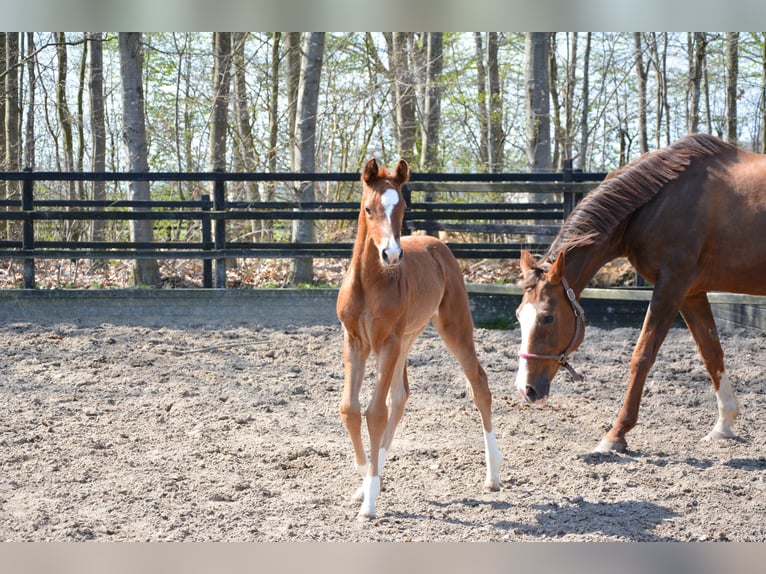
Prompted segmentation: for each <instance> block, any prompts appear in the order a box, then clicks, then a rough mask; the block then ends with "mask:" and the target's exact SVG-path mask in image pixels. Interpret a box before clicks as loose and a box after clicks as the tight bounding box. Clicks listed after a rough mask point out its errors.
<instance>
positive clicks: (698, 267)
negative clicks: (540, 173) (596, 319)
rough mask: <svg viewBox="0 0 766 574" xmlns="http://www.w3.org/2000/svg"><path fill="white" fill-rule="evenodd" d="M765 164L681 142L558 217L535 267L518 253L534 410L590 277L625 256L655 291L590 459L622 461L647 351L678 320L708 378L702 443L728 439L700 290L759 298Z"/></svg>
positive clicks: (725, 148)
mask: <svg viewBox="0 0 766 574" xmlns="http://www.w3.org/2000/svg"><path fill="white" fill-rule="evenodd" d="M764 230H766V156H763V155H757V154H753V153H749V152H745V151H742V150H739V149H737V148H736V147H734V146H732V145H730V144H728V143H724V142H723V141H721V140H719V139H717V138H715V137H713V136H710V135H706V134H693V135H688V136H684V137H682V138H681V139H679V140H678V141H676V142H675V143H673V144H671V145H669V146H667V147H665V148H662V149H659V150H657V151H654V152H651V153H647V154H644V155H643V156H641V157H639V158H637V159H636V160H634V161H633V162H631V163H629V164H628V165H626V166H625V167H623V168H621V169H619V170H617V171H615V172H613V173H611V174H609V176H607V178H606V179H605V180H604V181H603V182H602V183H601V185H599V186H598V187H597V188H596V189H595V190H593V191H592V192H590V193H589V194H588V195H587V196H586V197H585V199H583V201H581V202H580V204H579V205H578V206H577V208H576V209H575V210H574V211H573V212H572V214H571V215H570V216H569V217H568V218H567V220H566V221H565V222H564V225H563V226H562V228H561V230H560V232H559V234H558V236H557V238H556V239H555V240H554V241H553V244H552V245H551V247H550V249H549V250H548V253H547V254H546V255H545V256H544V257H542V259H541V260H540V261H535V259H534V258H533V257H532V256H531V255H530V254H529V253H522V256H521V268H522V272H523V277H522V280H521V281H520V285H521V286H522V287H523V289H524V294H523V297H522V301H521V305H520V306H519V308H518V311H517V315H518V317H519V320H520V323H521V329H522V335H521V348H520V353H519V370H518V376H517V378H516V387H517V388H518V390H519V392H520V393H521V394H522V395H523V396H524V398H525V399H526V400H527V401H529V402H536V401H544V400H545V399H546V397H547V396H548V392H549V387H550V382H551V380H552V379H553V377H554V375H555V374H556V371H557V369H558V368H559V366H561V365H564V366H565V367H567V368H569V369H570V370H571V367H570V366H569V363H568V361H567V358H568V356H569V354H570V353H571V352H572V351H574V350H575V349H576V348H577V347H578V346H579V344H580V342H581V341H582V338H583V330H584V325H585V319H584V316H583V313H582V308H581V307H580V305H579V302H578V298H579V296H580V293H581V292H582V290H583V289H584V288H585V287H586V286H587V284H588V282H589V281H590V279H591V278H592V277H593V275H594V274H595V273H596V271H598V269H599V268H600V267H601V266H602V265H604V264H605V263H607V262H608V261H610V260H612V259H614V258H616V257H620V256H627V257H628V258H629V260H630V262H631V263H632V264H633V266H634V267H635V269H636V270H637V271H638V273H640V274H641V276H643V277H644V278H645V279H646V280H648V281H649V282H650V283H652V284H653V285H654V291H653V293H652V299H651V302H650V304H649V309H648V310H647V312H646V318H645V320H644V325H643V328H642V330H641V335H640V336H639V338H638V342H637V344H636V347H635V350H634V351H633V357H632V359H631V362H630V379H629V382H628V389H627V394H626V395H625V400H624V402H623V405H622V408H621V409H620V412H619V414H618V415H617V420H616V421H615V423H614V425H613V426H612V428H611V430H609V432H607V434H606V435H605V436H604V438H603V440H601V442H600V443H599V445H598V446H597V448H596V450H597V451H602V452H606V451H610V450H614V451H620V452H622V451H624V450H625V449H626V448H627V441H626V440H625V434H626V433H627V432H628V431H629V430H630V429H632V428H633V427H634V426H635V424H636V422H637V420H638V409H639V403H640V401H641V393H642V391H643V388H644V381H645V380H646V376H647V373H648V372H649V369H650V368H651V367H652V365H653V364H654V361H655V358H656V357H657V351H658V350H659V348H660V345H661V344H662V342H663V340H664V339H665V336H666V335H667V333H668V330H669V329H670V327H671V325H672V324H673V321H674V320H675V318H676V317H677V316H678V313H679V312H680V313H681V315H682V317H683V318H684V320H685V321H686V324H687V325H688V327H689V331H691V334H692V336H693V337H694V340H695V342H696V344H697V348H698V350H699V352H700V354H701V355H702V360H703V362H704V364H705V367H706V369H707V371H708V373H709V374H710V378H711V379H712V382H713V389H714V390H715V394H716V399H717V404H718V420H717V422H716V424H715V426H714V427H713V429H712V431H711V432H710V433H709V434H708V435H707V436H706V437H705V438H706V439H707V440H714V439H719V438H724V437H735V436H736V435H735V434H734V432H733V430H732V427H731V425H732V423H733V422H734V419H735V418H736V416H737V413H738V409H739V408H738V405H737V399H736V397H735V396H734V391H733V389H732V385H731V382H730V381H729V378H728V376H727V374H726V369H725V368H724V357H723V350H722V349H721V343H720V341H719V340H718V331H717V329H716V325H715V322H714V320H713V314H712V311H711V309H710V304H709V302H708V299H707V292H708V291H726V292H734V293H748V294H752V295H766V242H764V241H763V233H764Z"/></svg>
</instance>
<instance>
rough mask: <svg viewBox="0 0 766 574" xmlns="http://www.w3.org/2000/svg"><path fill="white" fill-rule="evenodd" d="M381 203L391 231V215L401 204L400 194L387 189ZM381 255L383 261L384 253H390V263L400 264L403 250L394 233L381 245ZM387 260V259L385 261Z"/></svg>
mask: <svg viewBox="0 0 766 574" xmlns="http://www.w3.org/2000/svg"><path fill="white" fill-rule="evenodd" d="M380 203H381V204H382V205H383V209H384V210H385V212H386V219H388V225H389V230H390V228H391V215H392V214H393V213H394V208H395V207H396V206H397V205H398V204H399V192H398V191H396V190H395V189H393V188H391V189H387V190H386V191H385V192H384V193H383V195H382V196H381V198H380ZM379 249H380V255H381V259H383V252H387V253H388V261H389V263H391V264H395V263H398V261H399V257H400V256H401V254H402V248H401V247H400V246H399V243H398V242H397V241H396V237H395V236H394V234H393V233H391V235H389V236H388V238H387V239H385V240H384V241H383V244H382V245H380V247H379ZM384 260H385V259H384Z"/></svg>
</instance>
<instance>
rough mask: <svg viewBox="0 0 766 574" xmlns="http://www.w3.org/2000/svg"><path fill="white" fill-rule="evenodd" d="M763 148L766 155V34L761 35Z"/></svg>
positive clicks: (761, 148) (761, 149)
mask: <svg viewBox="0 0 766 574" xmlns="http://www.w3.org/2000/svg"><path fill="white" fill-rule="evenodd" d="M761 46H762V48H761V146H760V152H761V153H766V32H765V33H763V34H762V35H761Z"/></svg>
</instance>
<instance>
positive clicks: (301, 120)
mask: <svg viewBox="0 0 766 574" xmlns="http://www.w3.org/2000/svg"><path fill="white" fill-rule="evenodd" d="M324 43H325V33H324V32H311V33H307V34H306V37H305V40H304V42H303V58H302V61H301V71H300V80H299V82H298V98H297V106H296V111H295V114H296V120H295V160H294V161H295V163H294V164H293V171H297V172H302V173H312V172H314V171H316V163H315V157H314V154H315V140H316V129H317V114H318V111H319V80H320V78H321V74H322V61H323V59H324ZM314 197H315V193H314V182H313V181H304V182H302V183H301V185H300V188H299V189H298V190H297V193H296V199H297V200H298V201H314ZM314 238H315V233H314V223H313V221H311V220H296V221H295V222H294V224H293V241H296V242H301V243H302V242H313V241H314ZM313 265H314V261H313V259H312V258H310V257H299V258H296V259H294V260H293V264H292V270H291V277H290V280H291V282H292V283H293V284H299V283H310V282H311V281H313V279H314V269H313Z"/></svg>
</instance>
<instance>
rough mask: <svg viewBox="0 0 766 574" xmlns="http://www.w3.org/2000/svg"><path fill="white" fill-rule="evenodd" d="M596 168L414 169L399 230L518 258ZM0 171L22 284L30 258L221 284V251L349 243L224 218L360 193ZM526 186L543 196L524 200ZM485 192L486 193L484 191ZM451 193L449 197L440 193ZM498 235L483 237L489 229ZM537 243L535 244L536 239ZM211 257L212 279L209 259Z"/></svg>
mask: <svg viewBox="0 0 766 574" xmlns="http://www.w3.org/2000/svg"><path fill="white" fill-rule="evenodd" d="M603 177H604V174H603V173H579V172H575V171H573V170H572V169H571V167H568V168H567V169H565V170H564V171H563V172H559V173H534V174H529V173H525V174H522V173H506V174H443V173H442V174H433V173H428V174H426V173H413V174H412V177H411V180H410V182H409V183H408V184H407V185H406V186H405V188H404V189H403V192H404V195H405V199H406V200H407V203H408V210H407V212H406V215H405V230H404V233H412V232H425V233H429V234H437V233H439V232H446V233H448V234H453V236H455V234H459V235H460V237H450V238H448V245H449V246H450V248H451V249H452V251H453V253H454V254H455V256H456V257H460V258H467V259H485V258H513V257H518V254H519V251H520V250H521V249H522V248H535V247H540V246H542V245H543V244H547V242H549V241H550V239H551V238H552V236H554V235H555V234H556V233H557V232H558V229H559V226H560V225H561V222H562V221H563V220H564V218H565V217H566V216H567V215H568V213H569V212H570V211H571V210H572V209H573V208H574V206H575V205H576V203H577V201H579V199H580V198H581V197H582V196H583V195H584V194H585V193H586V192H587V191H588V190H590V189H591V188H593V187H594V186H595V185H597V184H598V182H600V181H601V180H602V179H603ZM0 179H3V180H7V181H21V182H22V190H21V196H20V197H16V198H14V197H11V198H8V199H3V200H0V222H1V221H6V222H12V221H15V222H19V224H20V227H21V233H20V234H19V237H6V238H5V239H2V240H0V259H17V260H23V261H24V288H33V287H34V284H35V277H34V275H35V274H34V262H35V260H36V259H106V260H109V259H200V260H202V261H203V286H204V287H213V286H214V284H215V286H216V287H218V288H222V287H225V285H226V275H225V260H226V259H229V258H295V257H313V258H342V257H349V256H350V254H351V250H352V247H353V244H352V243H350V242H338V243H331V242H317V243H296V242H289V241H282V242H280V241H260V242H253V241H243V240H239V239H232V238H230V237H227V228H226V224H227V222H232V221H272V222H274V221H281V222H288V221H293V220H313V221H354V220H356V218H357V217H358V212H359V203H358V201H314V202H300V201H230V200H228V199H227V194H226V184H227V183H231V182H244V181H252V182H262V183H268V182H294V183H300V182H306V181H313V182H352V181H353V182H355V181H358V179H359V174H356V173H323V174H322V173H314V174H303V173H222V172H194V173H125V172H119V173H118V172H83V173H62V172H33V171H29V170H27V171H23V172H0ZM63 181H81V182H93V181H112V182H120V181H123V182H132V181H150V182H160V181H164V182H184V181H187V182H188V181H193V182H206V183H210V182H212V183H213V194H212V197H211V196H210V195H202V196H201V197H200V198H199V199H196V200H178V201H131V200H116V201H96V200H63V199H54V200H52V199H36V198H35V186H36V184H40V183H41V182H63ZM527 194H538V195H536V196H535V197H539V196H541V195H542V196H544V197H545V198H546V199H545V200H544V201H526V200H525V199H524V198H526V197H528V195H527ZM486 196H490V197H491V199H492V200H491V201H488V200H486V199H482V200H481V201H480V200H479V198H480V197H481V198H485V197H486ZM446 199H451V201H445V200H446ZM99 220H100V221H116V222H120V221H137V220H149V221H155V222H161V221H175V222H180V221H187V222H196V223H197V224H198V225H199V227H200V233H199V240H196V241H180V240H166V241H162V240H158V241H152V242H130V241H79V240H71V241H69V240H61V241H55V240H42V239H39V238H38V237H37V235H38V234H37V233H36V232H37V229H36V228H37V225H36V224H39V223H43V222H52V221H53V222H74V221H91V222H94V221H99ZM493 235H494V236H501V237H502V240H500V241H496V240H487V237H488V236H493ZM535 242H537V243H535ZM214 263H215V281H214V274H213V264H214Z"/></svg>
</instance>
